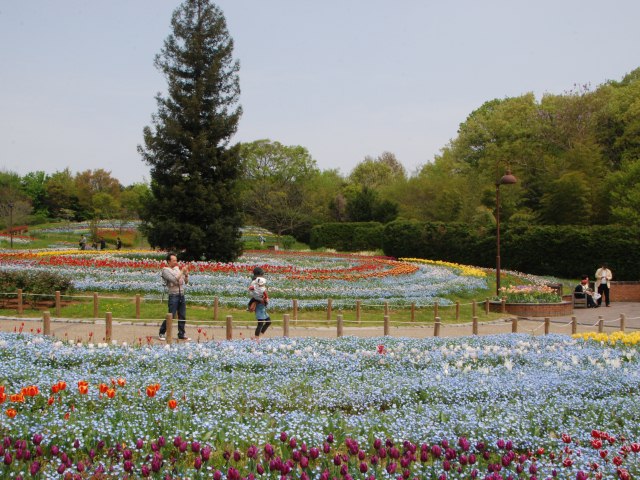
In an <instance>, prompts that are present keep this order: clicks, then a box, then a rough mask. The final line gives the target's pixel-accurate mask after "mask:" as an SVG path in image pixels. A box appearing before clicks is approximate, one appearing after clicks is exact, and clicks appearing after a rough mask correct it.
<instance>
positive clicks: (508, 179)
mask: <svg viewBox="0 0 640 480" xmlns="http://www.w3.org/2000/svg"><path fill="white" fill-rule="evenodd" d="M514 183H518V179H517V178H516V177H514V176H513V175H512V174H511V170H507V173H505V174H504V175H503V176H502V178H501V179H500V180H499V181H498V184H499V185H513V184H514Z"/></svg>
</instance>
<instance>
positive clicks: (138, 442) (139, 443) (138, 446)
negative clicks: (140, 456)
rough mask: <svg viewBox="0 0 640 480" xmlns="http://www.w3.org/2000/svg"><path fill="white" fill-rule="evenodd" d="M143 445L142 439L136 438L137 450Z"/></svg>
mask: <svg viewBox="0 0 640 480" xmlns="http://www.w3.org/2000/svg"><path fill="white" fill-rule="evenodd" d="M143 447H144V440H142V439H141V438H139V439H138V440H136V448H137V449H138V450H142V448H143Z"/></svg>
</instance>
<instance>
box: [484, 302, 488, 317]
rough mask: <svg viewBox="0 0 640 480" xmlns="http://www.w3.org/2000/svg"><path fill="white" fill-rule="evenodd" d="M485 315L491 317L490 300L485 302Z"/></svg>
mask: <svg viewBox="0 0 640 480" xmlns="http://www.w3.org/2000/svg"><path fill="white" fill-rule="evenodd" d="M484 313H485V315H489V299H488V298H487V299H486V300H485V301H484Z"/></svg>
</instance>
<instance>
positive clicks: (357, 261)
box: [0, 250, 486, 309]
mask: <svg viewBox="0 0 640 480" xmlns="http://www.w3.org/2000/svg"><path fill="white" fill-rule="evenodd" d="M162 255H163V253H162V252H152V251H149V250H146V251H145V250H126V251H123V252H116V251H113V250H107V251H102V252H101V251H79V250H34V251H19V252H16V251H12V252H1V253H0V268H2V269H4V270H12V269H24V268H29V269H31V270H34V271H35V270H41V271H55V272H59V273H63V274H67V275H69V276H70V277H71V278H73V283H74V287H75V288H76V289H78V290H81V291H109V292H136V293H143V294H148V295H149V294H161V293H162V291H163V284H162V282H161V281H160V277H159V272H160V269H161V267H162V266H164V265H165V262H164V260H163V259H162ZM148 257H151V258H148ZM190 265H191V268H192V270H193V271H192V275H191V276H190V286H189V288H188V294H189V296H190V301H191V302H194V303H204V304H211V303H212V302H213V297H214V296H215V297H218V299H219V301H220V303H221V304H223V305H228V306H234V307H243V306H244V305H245V304H246V301H247V286H248V282H249V278H250V275H251V271H252V270H253V268H254V267H255V266H260V267H261V268H263V270H265V272H266V274H267V278H268V282H269V291H270V298H271V301H270V307H271V308H275V309H289V308H291V299H294V298H295V299H297V300H298V301H299V303H298V305H299V307H300V308H307V309H309V308H324V307H326V300H327V299H328V298H332V299H334V300H335V303H334V305H335V306H336V307H337V308H339V307H340V306H349V307H351V308H352V307H353V306H354V305H355V301H356V300H363V301H366V302H368V303H370V304H375V305H382V304H383V303H384V302H389V304H390V305H398V306H404V305H410V304H412V303H415V304H416V306H418V307H419V306H424V305H432V304H433V303H434V302H435V301H438V302H439V303H440V304H441V305H447V304H450V303H451V302H450V301H449V300H447V299H446V298H445V296H446V295H454V294H457V293H462V292H469V291H473V290H477V289H484V288H486V279H485V278H481V277H479V276H471V275H466V274H465V273H466V272H467V271H466V270H465V271H462V272H461V270H460V268H459V267H458V266H450V265H436V264H434V263H433V262H409V261H396V260H393V259H390V258H388V257H380V256H371V255H353V254H332V253H315V252H275V253H274V252H265V251H248V252H246V253H245V254H244V255H243V257H241V258H240V259H239V261H238V262H235V263H216V262H192V263H191V264H190Z"/></svg>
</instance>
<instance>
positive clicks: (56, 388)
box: [51, 383, 60, 395]
mask: <svg viewBox="0 0 640 480" xmlns="http://www.w3.org/2000/svg"><path fill="white" fill-rule="evenodd" d="M59 391H60V385H59V384H57V383H55V384H53V385H51V393H53V394H54V395H55V394H56V393H58V392H59Z"/></svg>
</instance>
